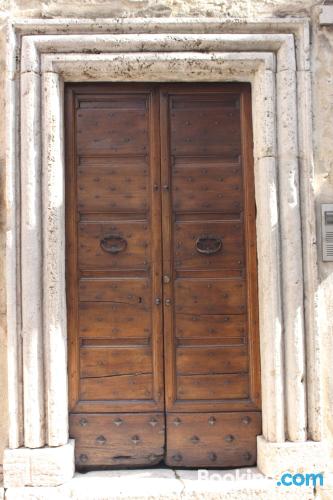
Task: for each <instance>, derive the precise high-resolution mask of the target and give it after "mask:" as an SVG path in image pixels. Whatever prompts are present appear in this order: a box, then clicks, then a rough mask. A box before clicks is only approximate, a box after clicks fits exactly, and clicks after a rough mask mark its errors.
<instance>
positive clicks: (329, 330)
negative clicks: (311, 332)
mask: <svg viewBox="0 0 333 500" xmlns="http://www.w3.org/2000/svg"><path fill="white" fill-rule="evenodd" d="M312 68H313V78H312V84H313V113H314V122H313V125H314V148H315V150H314V152H315V174H316V177H315V180H316V205H317V206H316V209H317V235H318V241H319V242H320V203H333V26H332V27H319V26H318V25H314V33H313V53H312ZM320 251H321V248H320V246H319V248H318V253H319V256H318V257H319V259H318V263H319V282H320V288H319V290H320V293H319V301H318V305H319V314H320V316H321V333H322V339H323V343H322V345H323V349H322V352H323V356H324V361H325V362H324V363H323V370H324V373H323V380H324V397H325V408H324V411H325V423H326V426H327V430H328V432H329V434H330V436H331V440H333V374H332V364H333V262H332V263H330V262H325V263H324V262H322V261H321V255H320Z"/></svg>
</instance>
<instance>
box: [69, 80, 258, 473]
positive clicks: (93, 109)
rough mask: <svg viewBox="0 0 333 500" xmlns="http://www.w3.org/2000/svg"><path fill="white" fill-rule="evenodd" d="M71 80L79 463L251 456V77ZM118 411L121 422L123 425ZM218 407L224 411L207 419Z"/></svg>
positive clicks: (244, 461)
mask: <svg viewBox="0 0 333 500" xmlns="http://www.w3.org/2000/svg"><path fill="white" fill-rule="evenodd" d="M65 94H66V103H65V104H66V172H67V174H66V175H67V179H66V214H67V216H66V234H67V247H66V256H67V257H66V266H67V306H68V330H69V381H70V384H69V385H70V432H71V435H72V436H73V437H75V439H76V440H77V451H76V462H77V464H78V466H79V467H83V468H87V467H89V466H98V465H103V466H114V465H121V466H124V465H126V466H131V465H135V466H137V465H148V464H155V463H158V462H159V461H160V460H162V459H163V457H166V462H167V463H168V464H169V465H172V466H175V465H182V466H194V467H195V466H205V467H206V466H207V467H209V466H212V467H217V466H218V467H219V466H221V467H226V466H234V465H235V466H242V465H244V466H245V465H253V464H254V463H255V460H256V456H255V453H256V452H255V438H256V435H257V434H260V429H261V414H260V363H259V331H258V300H257V260H256V233H255V197H254V178H253V158H252V125H251V88H250V85H249V84H238V83H237V84H157V83H156V84H149V85H148V84H66V91H65ZM155 412H159V413H155ZM210 412H211V413H210ZM244 412H245V413H246V412H249V413H246V414H247V415H248V418H249V419H250V420H249V422H251V424H249V422H248V423H247V424H244V423H242V422H243V421H242V418H244V414H245V413H244ZM250 413H251V415H250ZM117 415H118V416H117ZM119 415H120V416H119ZM121 415H123V416H124V418H125V415H126V422H127V423H126V426H123V427H121V428H120V427H119V429H118V428H117V429H116V430H115V424H114V423H113V420H114V418H122V417H121ZM154 415H155V416H156V418H157V421H158V423H155V424H152V435H151V436H148V434H146V433H147V432H148V431H147V428H148V430H149V428H150V427H149V425H150V424H149V425H148V427H147V426H146V424H147V421H146V420H145V419H148V418H150V417H151V416H154ZM165 415H166V416H167V428H166V431H165V428H164V418H165ZM209 416H211V417H214V419H215V420H216V421H217V422H218V425H215V424H214V425H208V427H207V418H209ZM153 418H155V417H153ZM176 418H179V419H181V420H182V422H183V424H184V425H183V424H182V425H181V426H179V429H183V431H182V433H181V432H180V430H179V429H178V427H177V426H176V425H175V424H174V419H176ZM82 419H86V420H88V421H89V425H81V424H80V421H82ZM185 424H186V425H185ZM141 427H142V431H141ZM155 427H156V428H158V432H157V434H155V430H156V429H155ZM130 434H132V437H131V439H132V438H133V437H134V440H133V441H132V442H131V443H129V435H130ZM140 434H142V436H141V435H140ZM190 434H191V435H190ZM199 434H200V437H199ZM224 434H226V435H229V434H232V435H233V436H234V438H233V439H231V440H229V441H228V440H224V439H223V438H222V439H221V437H220V436H223V435H224ZM139 435H140V439H136V438H137V437H138V436H139ZM100 436H102V437H103V438H104V439H99V441H98V442H97V441H96V439H97V438H98V437H100ZM193 436H194V437H195V436H196V437H199V441H198V440H196V439H192V438H193ZM198 443H199V444H198ZM165 447H166V449H167V451H166V454H165ZM178 455H181V457H182V458H181V459H180V460H179V457H178V458H174V457H177V456H178ZM80 456H81V458H82V456H83V457H84V459H83V460H81V459H80Z"/></svg>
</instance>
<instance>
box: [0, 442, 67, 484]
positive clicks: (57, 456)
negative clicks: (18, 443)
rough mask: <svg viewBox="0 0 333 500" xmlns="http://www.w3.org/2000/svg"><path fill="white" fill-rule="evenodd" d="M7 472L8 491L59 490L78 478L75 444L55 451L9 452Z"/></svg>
mask: <svg viewBox="0 0 333 500" xmlns="http://www.w3.org/2000/svg"><path fill="white" fill-rule="evenodd" d="M3 468H4V486H5V488H15V487H24V486H58V485H60V484H63V483H65V482H66V481H69V480H70V479H71V478H72V477H73V475H74V470H75V465H74V441H73V440H71V441H69V442H68V443H67V444H65V445H64V446H58V447H54V448H35V449H30V448H17V449H13V450H11V449H9V448H7V449H6V450H5V453H4V466H3Z"/></svg>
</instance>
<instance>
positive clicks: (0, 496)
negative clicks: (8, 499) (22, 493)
mask: <svg viewBox="0 0 333 500" xmlns="http://www.w3.org/2000/svg"><path fill="white" fill-rule="evenodd" d="M4 498H5V490H4V489H3V488H1V486H0V500H3V499H4Z"/></svg>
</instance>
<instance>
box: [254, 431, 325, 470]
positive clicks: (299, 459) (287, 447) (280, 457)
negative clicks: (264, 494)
mask: <svg viewBox="0 0 333 500" xmlns="http://www.w3.org/2000/svg"><path fill="white" fill-rule="evenodd" d="M257 464H258V468H259V470H260V471H261V472H262V473H263V474H265V476H268V477H274V478H279V477H280V476H281V475H282V474H283V473H284V472H286V471H288V472H290V473H292V474H296V473H298V472H299V473H312V472H314V473H319V472H325V471H327V470H328V446H327V443H326V442H324V441H318V442H317V441H305V442H295V443H292V442H290V441H287V442H285V443H270V442H268V441H266V439H265V438H264V437H263V436H258V437H257Z"/></svg>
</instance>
